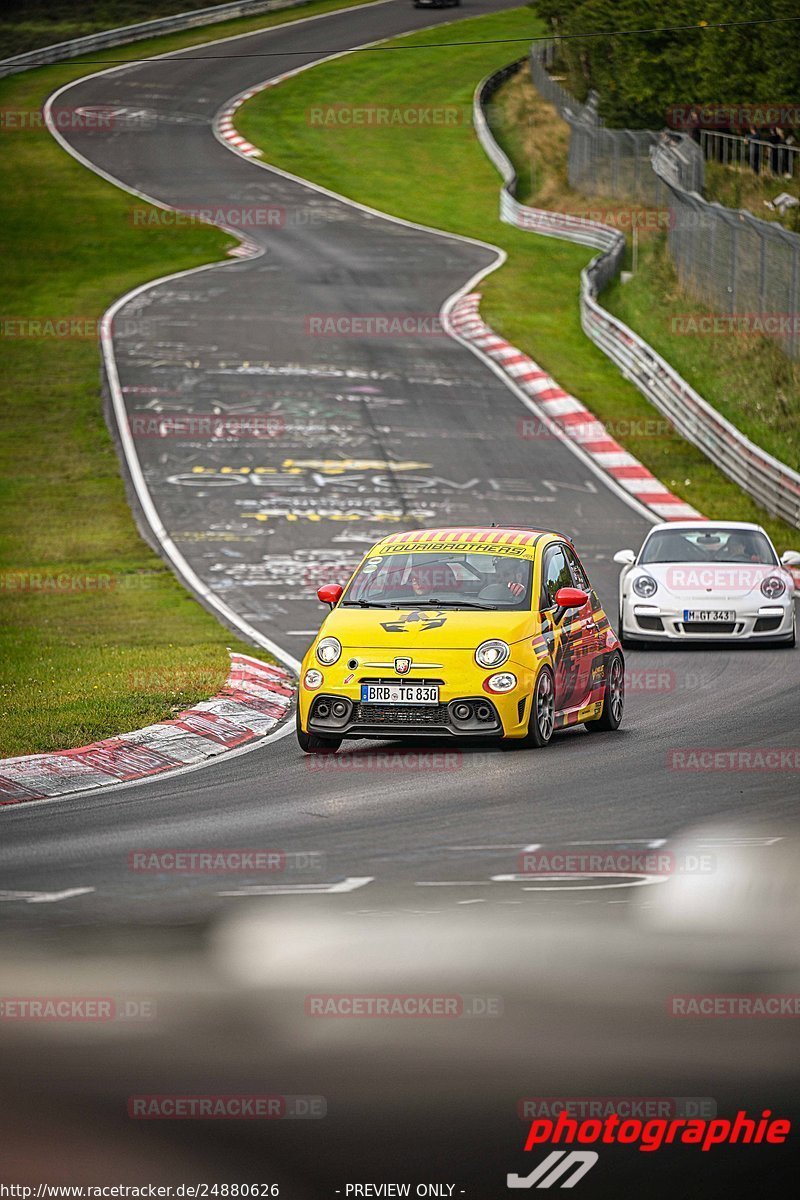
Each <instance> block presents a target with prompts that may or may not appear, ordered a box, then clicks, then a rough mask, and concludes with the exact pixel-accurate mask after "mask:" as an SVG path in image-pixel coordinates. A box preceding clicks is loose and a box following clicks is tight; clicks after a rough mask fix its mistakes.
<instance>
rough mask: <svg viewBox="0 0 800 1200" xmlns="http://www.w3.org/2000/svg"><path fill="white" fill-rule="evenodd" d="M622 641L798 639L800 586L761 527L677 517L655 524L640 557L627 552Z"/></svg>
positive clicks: (789, 559) (790, 554) (791, 562)
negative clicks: (797, 595) (799, 592)
mask: <svg viewBox="0 0 800 1200" xmlns="http://www.w3.org/2000/svg"><path fill="white" fill-rule="evenodd" d="M614 562H617V563H620V564H621V565H622V568H623V570H622V573H621V575H620V583H619V630H620V638H621V641H622V644H623V646H632V645H643V644H646V643H648V642H674V641H676V640H678V641H687V642H688V641H703V642H711V641H714V642H716V641H722V642H731V641H736V642H740V641H753V642H766V643H770V644H775V645H783V646H793V645H794V644H795V611H794V592H795V585H794V580H793V578H792V574H791V572H790V571H789V570H788V568H789V567H791V566H798V565H800V554H797V553H796V552H795V551H792V550H787V551H786V553H785V554H784V555H783V556H782V557H781V558H780V559H779V558H778V555H777V553H776V552H775V547H774V546H773V545H772V542H771V541H770V539H769V537H768V536H767V534H766V533H765V531H764V530H763V529H762V528H761V526H760V525H750V524H743V523H741V522H736V521H714V522H711V521H670V522H667V523H666V524H663V525H654V526H653V528H652V529H651V530H650V532H649V533H648V535H647V537H646V538H645V540H644V543H643V545H642V548H641V550H640V551H639V553H638V554H636V553H635V551H633V550H620V551H618V552H617V553H616V554H615V555H614Z"/></svg>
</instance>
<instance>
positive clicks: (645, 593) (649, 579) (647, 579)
mask: <svg viewBox="0 0 800 1200" xmlns="http://www.w3.org/2000/svg"><path fill="white" fill-rule="evenodd" d="M631 586H632V588H633V590H634V591H635V592H636V595H637V596H641V597H642V599H643V600H649V599H650V597H651V596H655V594H656V592H657V591H658V584H657V583H656V581H655V579H653V576H652V575H638V576H637V577H636V579H634V581H633V583H632V585H631Z"/></svg>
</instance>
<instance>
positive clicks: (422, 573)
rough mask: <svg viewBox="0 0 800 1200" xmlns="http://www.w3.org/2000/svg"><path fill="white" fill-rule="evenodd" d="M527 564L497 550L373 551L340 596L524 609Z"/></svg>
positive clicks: (369, 602)
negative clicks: (380, 552)
mask: <svg viewBox="0 0 800 1200" xmlns="http://www.w3.org/2000/svg"><path fill="white" fill-rule="evenodd" d="M531 566H532V564H531V562H530V560H529V559H523V558H516V557H512V556H510V555H508V556H504V555H500V554H496V555H495V554H488V553H487V554H467V553H463V552H460V553H459V552H454V551H449V550H447V549H445V548H443V549H442V550H440V551H439V550H437V551H435V552H430V551H423V552H416V553H407V554H385V555H373V556H371V557H370V558H367V559H365V560H364V562H363V563H362V564H361V566H360V567H359V568H358V570H357V571H356V573H355V575H354V576H353V578H352V580H351V582H350V585H349V587H348V588H347V591H346V592H345V594H344V597H343V599H342V604H343V605H345V607H346V606H348V605H351V606H358V607H360V608H380V607H387V608H391V607H398V608H410V607H417V606H422V605H434V604H435V605H437V606H439V607H446V608H465V609H468V608H476V609H480V608H486V609H512V610H513V609H528V608H530V605H531Z"/></svg>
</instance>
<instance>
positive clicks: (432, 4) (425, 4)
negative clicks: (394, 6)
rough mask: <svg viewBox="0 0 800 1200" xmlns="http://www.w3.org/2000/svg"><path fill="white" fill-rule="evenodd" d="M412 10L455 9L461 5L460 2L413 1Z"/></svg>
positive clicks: (456, 0) (447, 0)
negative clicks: (451, 7)
mask: <svg viewBox="0 0 800 1200" xmlns="http://www.w3.org/2000/svg"><path fill="white" fill-rule="evenodd" d="M413 3H414V8H449V7H450V6H455V7H456V8H457V7H458V5H459V4H460V3H461V0H413Z"/></svg>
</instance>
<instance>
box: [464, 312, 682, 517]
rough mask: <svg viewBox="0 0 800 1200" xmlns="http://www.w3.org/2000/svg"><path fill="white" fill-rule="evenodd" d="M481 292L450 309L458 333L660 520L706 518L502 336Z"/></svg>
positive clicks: (578, 401) (550, 376)
mask: <svg viewBox="0 0 800 1200" xmlns="http://www.w3.org/2000/svg"><path fill="white" fill-rule="evenodd" d="M480 300H481V297H480V293H478V292H472V293H470V294H469V295H467V296H464V297H462V299H461V300H459V301H458V302H457V303H456V304H455V305H454V306H453V308H452V310H451V311H450V323H451V324H452V326H453V329H454V330H455V332H456V333H457V334H458V335H459V337H461V338H463V339H464V340H465V341H468V342H471V343H473V345H475V346H476V347H477V348H478V349H480V350H481V351H482V352H483V353H484V354H485V355H487V356H488V357H489V358H491V359H493V360H494V362H495V363H497V364H498V366H500V367H501V368H502V370H503V371H504V372H505V373H506V375H508V376H509V377H510V379H511V380H512V381H513V383H514V384H515V385H516V387H518V388H519V389H520V390H521V391H523V392H524V393H525V394H526V395H527V396H529V397H530V399H531V400H532V401H533V402H534V403H535V404H536V405H537V407H538V408H539V409H540V410H541V412H542V413H543V414H544V416H545V417H546V418H547V419H548V420H550V421H552V422H553V424H554V425H556V426H557V427H558V429H559V431H560V432H561V433H562V434H563V435H564V437H566V438H569V440H570V441H573V442H575V443H576V444H577V445H579V446H580V447H581V449H582V450H583V452H584V453H585V454H587V455H588V456H589V457H590V458H591V459H592V461H593V462H594V463H595V465H596V466H597V467H599V468H600V470H602V471H603V472H605V473H606V474H607V475H609V476H611V478H612V479H613V480H614V481H615V483H617V484H618V485H619V486H620V487H622V488H624V490H625V491H626V492H629V493H630V495H632V496H634V497H635V498H636V499H637V500H638V501H639V502H640V503H641V504H643V505H645V507H647V508H649V509H650V510H651V511H652V512H653V513H655V514H656V516H658V518H659V519H660V520H661V521H686V520H692V519H695V518H697V519H703V518H702V516H701V514H700V513H699V512H698V511H697V509H696V508H693V507H692V505H691V504H687V503H686V501H685V500H681V498H680V497H679V496H675V495H673V493H672V492H671V491H670V490H669V488H667V487H665V486H664V484H663V483H661V481H660V480H658V479H656V477H655V475H653V474H652V472H650V471H649V470H648V469H647V467H645V466H643V465H642V463H640V462H639V460H638V459H637V458H634V456H633V455H632V454H630V453H629V452H628V451H627V450H626V449H625V447H624V446H620V444H619V442H616V441H615V440H614V438H613V437H612V436H611V434H610V433H609V432H608V430H607V429H606V427H605V426H604V425H603V423H602V422H601V421H598V420H597V418H596V417H595V416H594V415H593V414H592V413H590V412H589V410H588V408H585V407H584V406H583V404H581V402H580V400H576V398H575V397H574V396H571V395H570V394H569V392H565V391H564V389H563V388H562V387H559V385H558V384H557V383H556V381H555V380H554V379H553V377H552V375H548V373H547V372H546V371H543V370H542V368H541V367H540V366H538V364H537V363H535V362H534V361H533V359H532V358H529V357H528V355H527V354H523V352H522V351H521V350H518V349H517V347H516V346H512V345H511V344H510V343H509V342H507V341H505V339H504V338H501V337H499V336H498V335H497V334H496V333H495V332H494V330H493V329H491V328H490V327H489V326H488V325H487V324H486V322H485V321H483V320H482V319H481V316H480V313H479V311H478V310H479V306H480Z"/></svg>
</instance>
